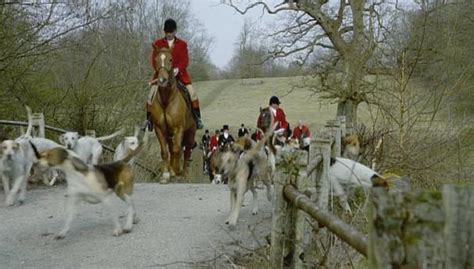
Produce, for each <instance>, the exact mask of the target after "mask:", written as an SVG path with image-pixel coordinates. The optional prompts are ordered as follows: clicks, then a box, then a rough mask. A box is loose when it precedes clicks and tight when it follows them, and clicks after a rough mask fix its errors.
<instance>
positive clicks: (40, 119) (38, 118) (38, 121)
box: [31, 113, 45, 138]
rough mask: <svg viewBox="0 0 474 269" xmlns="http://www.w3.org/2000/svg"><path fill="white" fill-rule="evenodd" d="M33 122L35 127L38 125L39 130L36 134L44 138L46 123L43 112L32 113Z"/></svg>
mask: <svg viewBox="0 0 474 269" xmlns="http://www.w3.org/2000/svg"><path fill="white" fill-rule="evenodd" d="M31 122H32V125H33V127H38V131H37V133H36V135H35V136H37V137H42V138H44V135H45V131H44V129H45V123H44V114H43V113H32V115H31Z"/></svg>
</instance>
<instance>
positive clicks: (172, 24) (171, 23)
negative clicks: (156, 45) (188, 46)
mask: <svg viewBox="0 0 474 269" xmlns="http://www.w3.org/2000/svg"><path fill="white" fill-rule="evenodd" d="M176 29H178V26H177V24H176V21H175V20H173V19H167V20H166V21H165V26H164V27H163V30H164V31H165V33H172V32H174V31H176Z"/></svg>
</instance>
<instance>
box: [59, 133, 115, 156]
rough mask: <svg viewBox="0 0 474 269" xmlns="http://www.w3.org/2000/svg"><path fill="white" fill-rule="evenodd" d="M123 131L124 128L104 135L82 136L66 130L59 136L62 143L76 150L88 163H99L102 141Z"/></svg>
mask: <svg viewBox="0 0 474 269" xmlns="http://www.w3.org/2000/svg"><path fill="white" fill-rule="evenodd" d="M122 133H123V129H121V130H119V131H117V132H115V133H113V134H111V135H108V136H103V137H97V138H95V137H90V136H83V137H80V136H79V134H78V133H77V132H66V133H64V134H62V135H61V136H59V141H60V142H61V144H63V145H64V146H66V148H67V149H69V150H72V151H74V152H75V153H77V155H79V157H80V158H81V160H83V161H84V162H85V163H86V164H98V163H99V159H100V156H101V155H102V145H101V144H100V141H105V140H109V139H112V138H114V137H116V136H118V135H121V134H122Z"/></svg>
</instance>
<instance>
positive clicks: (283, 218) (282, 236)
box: [270, 169, 293, 268]
mask: <svg viewBox="0 0 474 269" xmlns="http://www.w3.org/2000/svg"><path fill="white" fill-rule="evenodd" d="M288 183H289V178H288V175H285V174H284V173H283V171H282V170H281V169H277V170H276V173H275V180H274V183H273V192H274V193H273V199H274V200H273V215H272V230H271V245H272V246H271V252H270V262H271V265H272V268H283V258H284V256H285V254H286V253H285V249H288V240H289V239H290V238H291V237H292V233H293V231H291V227H289V226H288V219H289V218H290V217H291V216H290V215H291V212H290V211H291V210H290V207H289V204H288V203H287V202H286V200H285V197H284V196H283V188H284V187H285V185H286V184H288Z"/></svg>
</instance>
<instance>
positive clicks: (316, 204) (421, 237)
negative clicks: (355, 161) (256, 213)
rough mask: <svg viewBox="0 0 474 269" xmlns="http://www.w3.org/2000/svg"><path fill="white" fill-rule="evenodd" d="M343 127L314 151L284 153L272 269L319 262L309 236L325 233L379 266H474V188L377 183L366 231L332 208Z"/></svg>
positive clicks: (332, 127)
mask: <svg viewBox="0 0 474 269" xmlns="http://www.w3.org/2000/svg"><path fill="white" fill-rule="evenodd" d="M341 126H342V128H341ZM343 128H344V124H341V122H340V120H336V121H330V122H328V124H327V125H326V132H325V133H324V134H323V135H320V137H318V138H317V139H314V140H313V141H312V142H311V146H310V151H309V153H307V152H298V153H290V154H283V155H282V157H281V161H280V163H279V165H278V169H277V172H276V175H275V180H274V203H273V218H272V231H271V254H270V262H271V265H272V268H315V267H314V266H315V265H314V263H311V264H309V263H308V253H309V252H310V251H311V249H310V248H311V247H314V245H312V244H311V242H310V241H311V240H312V239H314V238H315V237H318V236H319V237H320V238H321V237H322V236H324V235H325V234H327V232H329V233H332V234H334V235H335V236H337V237H338V238H339V239H340V240H342V241H343V242H345V243H347V244H348V245H349V246H351V247H352V248H353V249H355V250H356V251H357V252H359V253H360V254H362V255H363V256H365V257H366V258H367V264H368V267H369V268H373V269H375V268H377V269H378V268H443V269H455V268H474V187H473V186H451V185H447V186H444V187H443V190H442V192H436V191H434V192H433V191H431V192H430V191H424V192H415V191H410V190H406V189H404V190H402V189H395V188H394V189H391V190H390V191H388V192H387V191H386V190H385V189H383V188H372V190H371V192H370V201H371V203H370V204H371V205H370V207H369V210H368V211H369V213H368V215H367V219H368V220H369V233H368V235H366V234H363V233H362V232H360V231H358V230H357V229H356V228H354V227H353V226H351V225H349V224H347V223H345V222H344V221H342V220H341V219H340V218H339V217H337V216H336V215H335V214H333V213H331V212H329V206H328V204H329V196H330V189H331V188H330V187H331V186H330V185H331V182H329V178H328V171H329V163H330V158H331V156H332V157H336V156H340V154H341V152H340V143H339V142H338V140H339V141H340V140H341V137H342V135H343V134H345V133H346V132H347V130H342V129H343ZM313 223H316V226H317V227H315V226H314V225H313Z"/></svg>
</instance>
